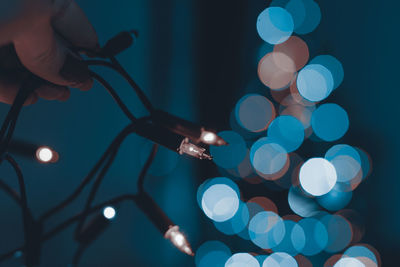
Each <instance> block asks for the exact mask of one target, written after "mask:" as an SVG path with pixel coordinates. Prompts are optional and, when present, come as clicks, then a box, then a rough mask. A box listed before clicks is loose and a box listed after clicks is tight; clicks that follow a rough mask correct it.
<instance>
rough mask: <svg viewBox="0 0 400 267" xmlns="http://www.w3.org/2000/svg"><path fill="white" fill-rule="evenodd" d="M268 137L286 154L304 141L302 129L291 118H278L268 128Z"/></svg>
mask: <svg viewBox="0 0 400 267" xmlns="http://www.w3.org/2000/svg"><path fill="white" fill-rule="evenodd" d="M268 137H269V138H271V139H272V140H274V141H275V142H276V143H278V144H279V145H281V146H282V147H283V148H284V149H285V150H286V152H292V151H295V150H296V149H298V148H299V147H300V146H301V144H302V143H303V141H304V127H303V124H302V123H301V122H300V121H299V120H298V119H297V118H295V117H293V116H288V115H283V116H279V117H277V118H276V119H274V120H273V121H272V123H271V125H270V126H269V127H268Z"/></svg>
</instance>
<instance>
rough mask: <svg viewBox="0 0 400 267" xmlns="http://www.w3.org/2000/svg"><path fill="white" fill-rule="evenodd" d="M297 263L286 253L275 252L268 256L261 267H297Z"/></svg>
mask: <svg viewBox="0 0 400 267" xmlns="http://www.w3.org/2000/svg"><path fill="white" fill-rule="evenodd" d="M298 266H299V265H298V264H297V261H296V260H295V259H294V258H293V257H292V256H290V255H289V254H287V253H284V252H276V253H273V254H271V255H269V256H268V257H267V258H266V259H265V261H264V262H263V265H262V267H298Z"/></svg>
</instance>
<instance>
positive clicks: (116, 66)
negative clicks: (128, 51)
mask: <svg viewBox="0 0 400 267" xmlns="http://www.w3.org/2000/svg"><path fill="white" fill-rule="evenodd" d="M111 60H112V61H113V62H112V63H110V62H108V61H105V60H96V59H95V60H86V63H87V64H88V65H89V66H104V67H107V68H110V69H112V70H114V71H116V72H117V73H119V74H120V75H121V76H122V77H123V78H124V79H125V80H126V81H127V82H128V83H129V85H130V86H131V87H132V89H133V90H134V91H135V92H136V95H137V96H138V97H139V99H140V101H141V102H142V103H143V105H144V106H145V108H146V109H147V110H148V111H149V112H150V114H152V113H153V111H154V107H153V105H152V104H151V102H150V100H149V99H148V97H147V96H146V95H145V93H144V92H143V90H142V89H141V88H140V86H139V85H138V84H137V83H136V82H135V81H134V80H133V79H132V77H131V76H130V75H129V74H128V73H127V72H126V71H125V69H124V68H123V67H122V66H121V64H119V62H118V61H117V60H116V59H115V58H114V57H112V58H111Z"/></svg>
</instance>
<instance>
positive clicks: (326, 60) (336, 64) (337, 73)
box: [310, 55, 344, 90]
mask: <svg viewBox="0 0 400 267" xmlns="http://www.w3.org/2000/svg"><path fill="white" fill-rule="evenodd" d="M310 64H319V65H322V66H324V67H325V68H327V69H328V70H329V72H330V73H331V74H332V78H333V84H334V85H333V90H335V89H336V88H338V87H339V85H340V84H341V83H342V81H343V78H344V70H343V66H342V63H340V61H339V60H337V59H336V58H335V57H333V56H331V55H320V56H317V57H315V58H313V60H311V62H310Z"/></svg>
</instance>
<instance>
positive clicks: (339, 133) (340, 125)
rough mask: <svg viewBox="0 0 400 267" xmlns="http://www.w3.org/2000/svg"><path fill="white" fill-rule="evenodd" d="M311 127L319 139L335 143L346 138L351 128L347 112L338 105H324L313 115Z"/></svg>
mask: <svg viewBox="0 0 400 267" xmlns="http://www.w3.org/2000/svg"><path fill="white" fill-rule="evenodd" d="M311 126H312V128H313V130H314V133H315V134H316V136H317V137H319V138H321V139H322V140H324V141H329V142H330V141H335V140H338V139H340V138H341V137H343V136H344V134H345V133H346V132H347V130H348V128H349V118H348V116H347V112H346V111H345V110H344V109H343V108H342V107H341V106H339V105H337V104H331V103H329V104H323V105H321V106H319V107H318V108H317V109H316V110H315V111H314V112H313V114H312V117H311Z"/></svg>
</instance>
